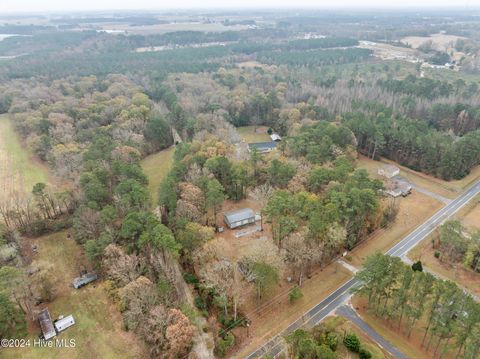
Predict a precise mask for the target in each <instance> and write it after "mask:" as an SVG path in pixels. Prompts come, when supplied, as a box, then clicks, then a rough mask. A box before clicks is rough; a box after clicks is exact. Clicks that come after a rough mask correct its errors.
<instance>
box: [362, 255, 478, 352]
mask: <svg viewBox="0 0 480 359" xmlns="http://www.w3.org/2000/svg"><path fill="white" fill-rule="evenodd" d="M356 277H357V278H358V279H359V280H361V281H362V284H363V285H362V287H361V288H360V289H359V290H358V293H359V295H361V296H363V297H365V298H367V300H368V306H369V309H370V310H371V311H372V312H373V313H375V315H376V316H378V317H381V318H383V319H385V320H387V321H388V322H389V323H390V324H391V325H392V326H395V327H396V328H398V331H399V332H400V333H402V334H403V335H405V336H407V337H410V336H411V335H412V333H413V331H414V330H415V331H416V333H421V335H422V337H421V344H422V347H424V348H425V350H426V351H428V352H430V353H432V355H434V356H435V357H437V356H438V357H443V356H444V355H446V354H448V353H450V354H453V355H454V356H455V357H457V358H472V359H473V358H476V357H478V354H479V350H480V342H479V331H480V305H479V304H478V303H477V302H476V301H475V300H474V299H473V298H472V297H471V295H469V294H466V293H465V292H464V291H463V290H462V289H460V288H458V287H457V285H456V284H455V283H453V282H451V281H444V280H441V279H437V278H435V277H434V276H433V275H431V274H429V273H424V272H421V271H414V270H413V269H412V268H411V267H409V266H406V265H405V264H403V263H402V261H401V259H400V258H397V257H390V256H385V255H382V254H378V253H377V254H375V255H372V256H370V257H368V258H367V259H366V261H365V263H364V266H363V268H362V270H361V271H360V272H358V273H357V274H356ZM416 335H417V334H416Z"/></svg>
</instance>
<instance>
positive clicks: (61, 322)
mask: <svg viewBox="0 0 480 359" xmlns="http://www.w3.org/2000/svg"><path fill="white" fill-rule="evenodd" d="M54 324H55V329H57V332H61V331H64V330H65V329H67V328H70V327H71V326H72V325H74V324H75V319H73V315H67V316H66V317H61V318H60V319H58V320H56V321H55V323H54Z"/></svg>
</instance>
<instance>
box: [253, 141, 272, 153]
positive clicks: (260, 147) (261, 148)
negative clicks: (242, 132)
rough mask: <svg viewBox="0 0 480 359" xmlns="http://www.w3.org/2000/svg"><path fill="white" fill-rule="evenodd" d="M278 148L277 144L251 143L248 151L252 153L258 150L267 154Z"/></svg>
mask: <svg viewBox="0 0 480 359" xmlns="http://www.w3.org/2000/svg"><path fill="white" fill-rule="evenodd" d="M276 147H277V142H275V141H272V142H257V143H249V144H248V150H249V151H252V150H253V149H254V148H256V149H257V150H258V152H260V153H267V152H270V151H273V150H274V149H275V148H276Z"/></svg>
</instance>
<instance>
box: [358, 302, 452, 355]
mask: <svg viewBox="0 0 480 359" xmlns="http://www.w3.org/2000/svg"><path fill="white" fill-rule="evenodd" d="M352 304H353V306H354V307H355V309H356V311H357V313H358V314H359V315H360V317H362V319H363V320H364V321H365V322H366V323H367V324H368V325H370V326H371V327H372V328H373V329H375V331H376V332H377V333H380V334H381V335H382V336H383V337H384V338H385V339H386V340H388V341H389V342H390V343H391V344H393V345H394V346H395V347H397V348H398V350H400V351H401V352H402V353H404V354H405V355H406V356H407V357H409V358H415V359H431V358H433V355H431V354H430V353H428V352H427V351H426V350H425V349H424V348H422V346H421V341H422V337H423V330H421V329H414V330H413V331H412V334H411V337H410V339H408V338H407V336H405V335H403V333H404V332H405V331H406V330H405V329H404V328H403V326H402V327H401V328H398V326H397V325H395V326H393V325H391V324H390V323H389V322H387V321H385V320H383V319H380V318H378V317H376V316H375V315H374V314H372V313H370V312H369V311H368V309H367V308H366V304H367V303H366V299H364V298H360V297H358V296H354V297H353V298H352ZM416 327H417V328H421V326H420V325H417V326H416ZM448 354H450V355H448ZM444 358H453V357H452V356H451V353H447V355H445V356H444Z"/></svg>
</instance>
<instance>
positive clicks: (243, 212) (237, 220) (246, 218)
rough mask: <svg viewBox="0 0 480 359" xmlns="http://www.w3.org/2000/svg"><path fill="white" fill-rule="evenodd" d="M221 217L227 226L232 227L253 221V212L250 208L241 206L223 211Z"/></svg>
mask: <svg viewBox="0 0 480 359" xmlns="http://www.w3.org/2000/svg"><path fill="white" fill-rule="evenodd" d="M223 219H224V221H225V223H226V225H227V226H228V228H230V229H233V228H237V227H240V226H244V225H247V224H252V223H255V213H253V211H252V210H251V209H250V208H242V209H239V210H236V211H231V212H227V213H225V214H224V216H223Z"/></svg>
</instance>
